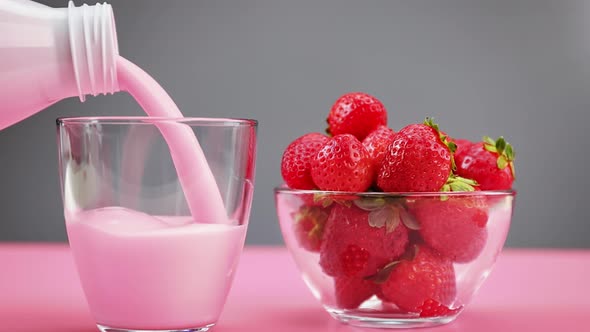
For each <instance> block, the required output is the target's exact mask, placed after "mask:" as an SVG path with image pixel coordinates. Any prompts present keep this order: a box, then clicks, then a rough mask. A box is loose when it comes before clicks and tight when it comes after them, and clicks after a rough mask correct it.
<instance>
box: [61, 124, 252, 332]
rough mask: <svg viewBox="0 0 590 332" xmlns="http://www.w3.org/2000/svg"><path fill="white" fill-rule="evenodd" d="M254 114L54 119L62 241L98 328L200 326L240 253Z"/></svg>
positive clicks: (212, 317) (210, 320) (218, 306)
mask: <svg viewBox="0 0 590 332" xmlns="http://www.w3.org/2000/svg"><path fill="white" fill-rule="evenodd" d="M256 128H257V122H256V121H254V120H242V119H209V118H207V119H205V118H180V119H169V118H149V117H84V118H60V119H58V120H57V135H58V141H57V144H58V153H59V172H60V178H61V185H62V197H63V204H64V216H65V222H66V229H67V233H68V239H69V243H70V247H71V250H72V254H73V256H74V260H75V263H76V267H77V269H78V274H79V277H80V282H81V285H82V288H83V290H84V293H85V295H86V300H87V302H88V306H89V309H90V311H91V313H92V315H93V317H94V318H95V321H96V323H97V325H98V328H99V329H100V330H101V331H185V332H189V331H206V330H208V329H209V328H210V327H212V326H213V325H214V324H215V323H216V322H217V320H218V318H219V315H220V313H221V311H222V308H223V306H224V304H225V300H226V297H227V294H228V292H229V289H230V287H231V283H232V279H233V275H234V272H235V269H236V266H237V263H238V260H239V257H240V254H241V252H242V248H243V245H244V239H245V236H246V228H247V225H248V219H249V215H250V207H251V202H252V194H253V189H254V169H255V157H256Z"/></svg>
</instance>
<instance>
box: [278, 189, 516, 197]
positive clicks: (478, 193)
mask: <svg viewBox="0 0 590 332" xmlns="http://www.w3.org/2000/svg"><path fill="white" fill-rule="evenodd" d="M274 192H275V194H289V195H310V194H321V195H326V196H328V195H332V196H356V197H359V198H367V197H373V198H379V197H410V198H411V197H414V198H415V197H441V196H447V197H448V196H460V197H465V196H471V197H475V196H496V197H498V196H500V197H502V196H504V197H506V196H516V190H514V189H510V190H479V191H444V192H443V191H435V192H380V191H367V192H354V191H327V190H303V189H291V188H288V187H285V186H279V187H275V188H274Z"/></svg>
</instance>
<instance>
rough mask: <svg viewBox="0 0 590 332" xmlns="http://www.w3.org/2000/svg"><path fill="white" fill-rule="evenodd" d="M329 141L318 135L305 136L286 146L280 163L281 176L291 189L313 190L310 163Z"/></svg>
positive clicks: (324, 136) (325, 137)
mask: <svg viewBox="0 0 590 332" xmlns="http://www.w3.org/2000/svg"><path fill="white" fill-rule="evenodd" d="M328 140H329V138H328V137H327V136H326V135H322V134H320V133H309V134H305V135H303V136H301V137H299V138H297V139H296V140H294V141H293V142H291V144H289V146H287V149H285V152H284V153H283V159H282V161H281V175H282V176H283V179H284V180H285V183H286V184H287V186H289V188H292V189H314V188H316V185H315V184H314V183H313V180H312V178H311V173H310V172H311V161H312V159H314V158H315V156H316V155H317V152H318V150H319V149H320V148H321V147H322V146H324V144H325V143H326V142H327V141H328Z"/></svg>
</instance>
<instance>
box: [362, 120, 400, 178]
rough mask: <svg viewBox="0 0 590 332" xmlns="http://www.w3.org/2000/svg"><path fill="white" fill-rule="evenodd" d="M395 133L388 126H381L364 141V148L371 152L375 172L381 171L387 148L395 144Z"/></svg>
mask: <svg viewBox="0 0 590 332" xmlns="http://www.w3.org/2000/svg"><path fill="white" fill-rule="evenodd" d="M394 135H395V132H394V131H393V129H391V128H388V127H387V126H379V127H377V129H375V130H373V131H372V132H371V133H370V134H369V135H368V136H367V137H365V139H364V140H363V146H364V147H365V149H366V150H367V152H369V156H370V157H371V160H372V161H373V167H374V168H375V170H376V171H377V170H379V168H380V167H381V162H382V161H383V158H385V153H386V152H387V148H388V147H389V145H390V144H391V142H393V137H394Z"/></svg>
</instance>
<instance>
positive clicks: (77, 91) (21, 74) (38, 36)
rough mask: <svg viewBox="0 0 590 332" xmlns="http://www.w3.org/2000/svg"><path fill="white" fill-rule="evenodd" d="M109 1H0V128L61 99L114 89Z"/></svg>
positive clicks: (114, 54) (114, 39)
mask: <svg viewBox="0 0 590 332" xmlns="http://www.w3.org/2000/svg"><path fill="white" fill-rule="evenodd" d="M118 54H119V50H118V46H117V33H116V29H115V20H114V16H113V10H112V7H111V6H110V5H108V4H96V5H93V6H88V5H83V6H81V7H76V6H75V5H74V3H73V2H72V1H70V2H69V5H68V8H51V7H48V6H45V5H42V4H39V3H36V2H33V1H29V0H2V1H0V130H2V129H4V128H6V127H8V126H10V125H12V124H15V123H17V122H19V121H21V120H23V119H25V118H27V117H29V116H31V115H33V114H35V113H37V112H38V111H40V110H42V109H44V108H46V107H48V106H50V105H51V104H53V103H55V102H57V101H59V100H62V99H64V98H68V97H73V96H79V97H80V100H81V101H84V99H85V96H86V95H88V94H90V95H94V96H96V95H99V94H109V93H114V92H117V91H119V84H118V81H117V70H116V61H117V58H118Z"/></svg>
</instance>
